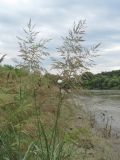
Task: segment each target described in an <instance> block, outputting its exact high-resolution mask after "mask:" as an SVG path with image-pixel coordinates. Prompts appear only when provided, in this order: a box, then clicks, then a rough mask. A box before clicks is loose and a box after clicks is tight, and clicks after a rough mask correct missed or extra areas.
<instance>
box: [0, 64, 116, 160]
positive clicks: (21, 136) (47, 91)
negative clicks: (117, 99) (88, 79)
mask: <svg viewBox="0 0 120 160" xmlns="http://www.w3.org/2000/svg"><path fill="white" fill-rule="evenodd" d="M0 74H1V77H0V82H1V83H0V84H1V92H0V159H1V160H2V159H3V160H4V159H9V160H16V159H17V160H21V159H22V160H30V159H31V160H33V159H36V160H38V159H40V160H67V159H68V160H69V159H72V160H73V159H74V160H75V159H76V160H77V159H78V160H80V159H81V160H83V159H86V160H87V159H91V160H97V159H98V160H102V158H103V159H106V160H107V159H110V157H111V156H112V157H113V158H112V159H115V160H117V156H118V155H117V154H116V153H114V150H113V149H112V143H111V141H112V139H111V138H110V137H109V136H107V137H106V136H105V135H104V134H100V135H99V136H98V135H97V134H96V133H94V132H93V129H92V128H93V127H94V125H93V124H94V120H93V118H92V117H91V115H90V114H89V113H86V112H85V111H84V110H83V109H82V106H80V104H77V103H76V99H75V98H74V96H73V93H74V91H72V92H73V93H66V94H64V93H61V92H60V91H61V88H60V86H59V85H58V84H57V81H56V85H55V84H54V83H52V82H51V79H49V78H48V77H46V76H42V77H40V76H38V75H33V74H28V73H27V72H26V71H25V70H22V69H15V68H14V67H12V66H4V67H1V68H0ZM33 82H34V83H33ZM74 94H76V93H74ZM77 94H79V93H77ZM106 138H107V139H106ZM108 153H109V154H108ZM110 153H111V154H110ZM118 159H119V158H118Z"/></svg>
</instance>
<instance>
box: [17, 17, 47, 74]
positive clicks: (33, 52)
mask: <svg viewBox="0 0 120 160" xmlns="http://www.w3.org/2000/svg"><path fill="white" fill-rule="evenodd" d="M24 33H25V38H20V37H18V40H19V42H18V43H19V47H20V53H21V54H20V55H19V56H20V57H21V58H22V66H23V67H25V68H27V69H28V70H29V71H32V72H35V71H38V70H39V71H41V70H43V67H42V60H43V57H44V56H47V55H49V53H48V52H47V51H46V50H47V47H46V43H47V42H48V41H49V40H45V39H40V41H39V42H37V36H38V34H39V32H37V31H35V25H32V23H31V19H30V20H29V23H28V24H27V28H26V29H24Z"/></svg>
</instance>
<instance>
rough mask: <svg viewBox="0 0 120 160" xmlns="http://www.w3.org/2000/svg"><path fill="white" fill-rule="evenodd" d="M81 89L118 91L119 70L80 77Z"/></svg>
mask: <svg viewBox="0 0 120 160" xmlns="http://www.w3.org/2000/svg"><path fill="white" fill-rule="evenodd" d="M82 80H83V87H84V88H87V89H120V70H114V71H110V72H102V73H98V74H92V73H91V72H87V73H84V74H83V75H82Z"/></svg>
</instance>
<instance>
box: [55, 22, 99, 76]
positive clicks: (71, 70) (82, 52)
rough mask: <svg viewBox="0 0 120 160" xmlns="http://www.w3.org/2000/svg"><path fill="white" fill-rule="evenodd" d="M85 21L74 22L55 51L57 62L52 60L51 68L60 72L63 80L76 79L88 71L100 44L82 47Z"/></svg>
mask: <svg viewBox="0 0 120 160" xmlns="http://www.w3.org/2000/svg"><path fill="white" fill-rule="evenodd" d="M84 34H85V21H79V22H78V23H77V24H76V23H75V22H74V25H73V28H72V29H70V30H69V33H68V35H67V36H66V37H62V40H63V44H62V45H61V46H60V47H59V48H58V49H57V52H58V53H59V55H60V58H59V60H58V59H53V62H54V63H53V68H54V69H57V70H59V71H60V73H61V75H62V76H63V77H64V79H68V78H70V77H74V78H75V77H78V74H79V75H81V74H82V73H83V72H86V71H88V70H89V67H90V66H91V65H92V64H93V57H95V53H96V51H97V48H98V47H99V45H100V44H97V45H95V46H92V47H90V48H87V47H84V46H83V44H82V43H83V42H84Z"/></svg>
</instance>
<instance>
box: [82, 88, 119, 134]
mask: <svg viewBox="0 0 120 160" xmlns="http://www.w3.org/2000/svg"><path fill="white" fill-rule="evenodd" d="M79 102H80V103H81V105H82V106H83V107H84V108H85V109H87V110H88V111H89V112H91V113H92V115H94V117H95V120H96V123H97V125H99V126H101V127H105V125H108V127H109V126H111V127H112V131H113V132H117V134H119V135H120V90H92V91H90V94H89V95H87V96H86V95H85V96H81V95H80V96H79Z"/></svg>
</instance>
